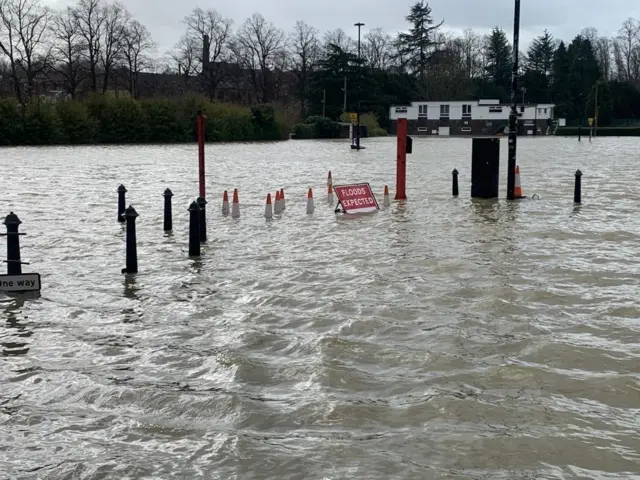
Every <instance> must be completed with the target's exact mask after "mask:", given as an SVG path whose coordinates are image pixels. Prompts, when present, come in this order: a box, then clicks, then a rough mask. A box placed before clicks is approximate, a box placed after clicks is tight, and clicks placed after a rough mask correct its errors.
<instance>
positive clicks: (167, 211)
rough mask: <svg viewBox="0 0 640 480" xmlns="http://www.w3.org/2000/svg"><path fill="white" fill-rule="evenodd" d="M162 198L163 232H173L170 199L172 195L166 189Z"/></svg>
mask: <svg viewBox="0 0 640 480" xmlns="http://www.w3.org/2000/svg"><path fill="white" fill-rule="evenodd" d="M162 196H163V197H164V231H165V232H169V231H171V230H173V222H172V220H171V197H173V193H172V192H171V190H169V189H168V188H167V189H166V190H165V191H164V193H163V194H162Z"/></svg>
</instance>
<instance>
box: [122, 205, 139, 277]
mask: <svg viewBox="0 0 640 480" xmlns="http://www.w3.org/2000/svg"><path fill="white" fill-rule="evenodd" d="M124 218H125V219H126V220H127V268H123V269H122V273H138V249H137V247H136V218H138V212H136V209H135V208H133V207H132V206H129V208H127V209H126V210H125V211H124Z"/></svg>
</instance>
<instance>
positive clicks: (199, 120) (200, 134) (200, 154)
mask: <svg viewBox="0 0 640 480" xmlns="http://www.w3.org/2000/svg"><path fill="white" fill-rule="evenodd" d="M205 118H206V117H205V116H204V115H203V114H202V110H199V111H198V116H197V117H196V123H197V130H198V183H199V184H200V196H201V197H202V198H205V197H206V192H205V190H206V189H205V186H204V119H205Z"/></svg>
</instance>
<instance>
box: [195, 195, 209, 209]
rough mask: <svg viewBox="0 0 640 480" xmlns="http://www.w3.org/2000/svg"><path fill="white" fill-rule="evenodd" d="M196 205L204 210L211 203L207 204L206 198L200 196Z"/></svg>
mask: <svg viewBox="0 0 640 480" xmlns="http://www.w3.org/2000/svg"><path fill="white" fill-rule="evenodd" d="M196 203H197V204H198V206H199V207H200V208H204V206H205V205H206V204H207V203H209V202H207V201H206V200H205V198H204V197H202V196H200V197H198V198H197V199H196Z"/></svg>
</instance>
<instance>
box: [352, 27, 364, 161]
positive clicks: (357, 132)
mask: <svg viewBox="0 0 640 480" xmlns="http://www.w3.org/2000/svg"><path fill="white" fill-rule="evenodd" d="M354 25H355V26H356V27H358V88H357V90H356V91H357V96H358V98H357V102H356V150H360V83H361V81H362V61H361V59H360V27H363V26H364V23H362V22H358V23H354Z"/></svg>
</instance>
